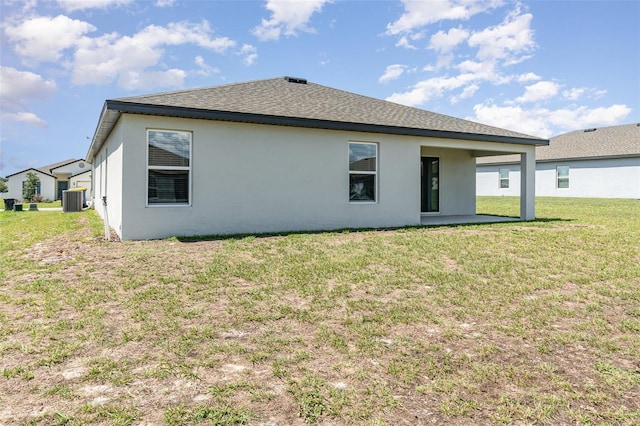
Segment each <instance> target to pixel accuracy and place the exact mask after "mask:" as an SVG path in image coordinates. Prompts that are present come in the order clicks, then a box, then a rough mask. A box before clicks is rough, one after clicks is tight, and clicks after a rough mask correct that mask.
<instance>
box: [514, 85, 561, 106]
mask: <svg viewBox="0 0 640 426" xmlns="http://www.w3.org/2000/svg"><path fill="white" fill-rule="evenodd" d="M559 91H560V86H559V85H558V84H556V83H554V82H552V81H539V82H537V83H535V84H532V85H531V86H527V87H525V88H524V95H522V96H519V97H517V98H516V101H517V102H522V103H524V102H536V101H542V100H545V99H550V98H553V97H554V96H556V95H557V94H558V92H559Z"/></svg>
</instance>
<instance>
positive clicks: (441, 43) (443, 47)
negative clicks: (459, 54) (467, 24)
mask: <svg viewBox="0 0 640 426" xmlns="http://www.w3.org/2000/svg"><path fill="white" fill-rule="evenodd" d="M468 37H469V31H467V30H465V29H463V28H451V29H450V30H449V31H448V32H446V33H445V32H444V31H442V30H440V31H438V32H437V33H435V34H434V35H432V36H431V40H430V43H429V49H433V50H437V51H439V52H440V53H447V52H450V51H451V50H453V49H454V48H455V47H456V46H457V45H459V44H460V43H462V42H463V41H465V40H466V39H467V38H468Z"/></svg>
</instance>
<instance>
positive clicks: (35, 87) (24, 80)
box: [0, 66, 56, 109]
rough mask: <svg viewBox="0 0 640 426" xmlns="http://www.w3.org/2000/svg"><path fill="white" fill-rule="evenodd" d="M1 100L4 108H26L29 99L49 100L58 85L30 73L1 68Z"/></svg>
mask: <svg viewBox="0 0 640 426" xmlns="http://www.w3.org/2000/svg"><path fill="white" fill-rule="evenodd" d="M0 82H1V84H0V99H1V100H2V103H1V104H2V108H3V109H4V108H10V107H11V106H14V105H17V106H24V101H25V100H28V99H39V100H45V99H49V98H50V97H51V96H52V95H53V94H54V93H55V91H56V83H55V82H54V81H52V80H45V79H43V78H42V76H40V75H38V74H34V73H32V72H29V71H20V70H17V69H15V68H12V67H4V66H0Z"/></svg>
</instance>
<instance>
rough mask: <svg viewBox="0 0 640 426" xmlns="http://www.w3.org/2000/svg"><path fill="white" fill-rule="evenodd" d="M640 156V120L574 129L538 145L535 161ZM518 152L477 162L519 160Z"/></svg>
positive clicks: (491, 162)
mask: <svg viewBox="0 0 640 426" xmlns="http://www.w3.org/2000/svg"><path fill="white" fill-rule="evenodd" d="M638 156H640V123H633V124H623V125H620V126H611V127H601V128H597V129H585V130H575V131H573V132H569V133H564V134H562V135H558V136H555V137H553V138H551V139H550V141H549V145H548V146H538V147H536V161H543V162H544V161H557V160H569V159H593V158H614V157H638ZM519 161H520V157H519V156H517V155H504V156H498V157H496V156H492V157H482V158H478V160H477V163H478V164H497V163H516V162H519Z"/></svg>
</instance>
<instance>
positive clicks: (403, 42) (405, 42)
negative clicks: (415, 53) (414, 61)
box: [396, 36, 417, 50]
mask: <svg viewBox="0 0 640 426" xmlns="http://www.w3.org/2000/svg"><path fill="white" fill-rule="evenodd" d="M396 47H403V48H405V49H411V50H416V49H417V47H415V46H414V45H413V44H411V42H410V41H409V37H407V36H402V37H400V39H399V40H398V42H397V43H396Z"/></svg>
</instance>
